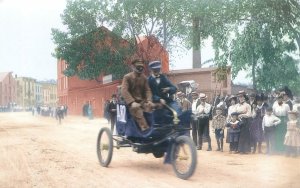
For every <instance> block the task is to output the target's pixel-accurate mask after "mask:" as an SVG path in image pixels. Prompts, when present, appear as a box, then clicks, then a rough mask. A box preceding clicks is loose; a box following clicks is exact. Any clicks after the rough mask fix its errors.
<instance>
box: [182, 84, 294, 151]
mask: <svg viewBox="0 0 300 188" xmlns="http://www.w3.org/2000/svg"><path fill="white" fill-rule="evenodd" d="M191 96H192V100H191V101H189V100H188V98H187V97H186V96H185V94H184V93H182V92H178V93H177V101H178V103H179V104H181V106H182V108H183V109H187V110H188V109H192V112H193V116H192V121H191V127H192V138H193V140H194V142H195V145H196V146H197V149H198V150H201V149H202V145H203V144H202V143H203V142H207V143H208V148H207V150H208V151H211V150H212V147H211V138H210V128H211V129H212V132H214V134H215V138H216V141H217V147H218V148H217V151H223V140H224V138H225V135H226V138H225V140H226V143H229V152H230V153H240V154H247V153H256V152H258V153H263V151H262V143H263V142H265V143H266V151H265V152H264V153H266V154H284V153H285V154H286V155H287V156H290V155H291V156H297V150H298V149H299V147H300V120H299V112H300V104H299V103H300V101H299V98H296V99H295V100H293V95H292V93H291V91H290V90H289V89H288V88H287V87H285V88H283V89H279V90H278V91H276V92H274V95H272V96H273V97H268V96H267V95H264V94H262V93H251V94H249V95H248V94H247V93H246V92H244V91H239V92H238V94H236V95H231V96H226V97H221V96H216V97H215V99H214V100H213V101H212V104H209V103H207V102H206V99H207V97H206V95H205V94H203V93H200V94H198V93H196V92H193V93H192V95H191ZM210 120H211V121H210ZM225 132H227V134H225Z"/></svg>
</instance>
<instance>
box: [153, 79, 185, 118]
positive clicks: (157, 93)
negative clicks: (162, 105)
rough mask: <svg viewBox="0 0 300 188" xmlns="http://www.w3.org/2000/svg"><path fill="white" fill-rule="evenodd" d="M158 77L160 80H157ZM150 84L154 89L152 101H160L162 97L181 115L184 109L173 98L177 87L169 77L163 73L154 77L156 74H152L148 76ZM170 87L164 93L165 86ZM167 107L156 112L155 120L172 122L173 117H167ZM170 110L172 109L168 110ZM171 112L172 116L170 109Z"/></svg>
mask: <svg viewBox="0 0 300 188" xmlns="http://www.w3.org/2000/svg"><path fill="white" fill-rule="evenodd" d="M157 79H158V80H159V82H157ZM148 84H149V87H150V89H151V91H152V101H153V102H154V103H159V102H160V99H163V100H165V101H166V104H167V105H168V106H170V107H171V108H172V109H174V110H175V111H176V112H177V115H178V116H179V115H181V113H182V111H181V109H180V107H179V105H178V103H177V102H176V101H174V100H173V95H174V94H175V93H176V91H177V88H176V87H175V86H174V85H173V84H172V83H171V82H170V81H169V79H168V78H167V77H166V76H165V75H163V74H160V75H159V76H158V77H154V75H151V76H149V77H148ZM167 87H168V88H169V90H168V91H167V92H166V93H164V92H163V88H167ZM165 110H166V109H158V110H156V112H155V122H157V123H158V121H159V122H160V123H171V122H172V119H168V118H166V115H167V113H168V112H165ZM168 111H170V110H168ZM170 114H171V116H172V112H171V111H170Z"/></svg>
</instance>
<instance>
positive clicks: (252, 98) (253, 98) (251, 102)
mask: <svg viewBox="0 0 300 188" xmlns="http://www.w3.org/2000/svg"><path fill="white" fill-rule="evenodd" d="M255 99H256V94H255V93H251V94H250V97H249V104H250V106H251V109H252V108H253V104H256V100H255Z"/></svg>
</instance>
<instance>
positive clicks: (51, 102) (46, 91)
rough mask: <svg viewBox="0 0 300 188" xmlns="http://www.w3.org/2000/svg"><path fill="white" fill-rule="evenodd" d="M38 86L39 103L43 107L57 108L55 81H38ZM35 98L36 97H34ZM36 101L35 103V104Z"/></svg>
mask: <svg viewBox="0 0 300 188" xmlns="http://www.w3.org/2000/svg"><path fill="white" fill-rule="evenodd" d="M38 84H39V85H40V87H41V93H40V94H41V97H42V98H41V102H42V104H43V105H45V106H50V107H55V106H57V100H58V98H57V83H56V81H55V82H53V81H51V80H50V81H40V82H38ZM36 96H37V95H36ZM37 102H38V101H36V103H37Z"/></svg>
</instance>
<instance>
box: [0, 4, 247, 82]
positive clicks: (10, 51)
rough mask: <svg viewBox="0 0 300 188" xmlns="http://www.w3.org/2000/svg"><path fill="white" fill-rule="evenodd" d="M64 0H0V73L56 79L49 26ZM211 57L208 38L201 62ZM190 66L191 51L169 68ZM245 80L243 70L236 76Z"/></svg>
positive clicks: (55, 25)
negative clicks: (10, 72)
mask: <svg viewBox="0 0 300 188" xmlns="http://www.w3.org/2000/svg"><path fill="white" fill-rule="evenodd" d="M65 6H66V1H65V0H0V28H1V30H0V33H1V34H0V72H9V71H12V72H13V74H17V75H18V76H26V77H32V78H35V79H37V80H48V79H56V77H57V73H56V72H57V68H56V61H57V60H56V58H54V57H53V56H52V55H51V53H52V52H53V51H54V48H55V45H54V44H53V41H52V40H51V38H52V36H51V28H64V27H63V25H62V23H61V19H60V14H62V13H63V10H64V9H65ZM212 57H213V49H212V47H211V45H210V40H208V41H206V42H205V43H204V46H203V49H202V62H204V61H206V60H208V59H211V58H212ZM189 68H192V52H191V50H190V51H183V52H181V53H179V55H178V56H177V57H176V58H175V59H173V61H172V66H170V69H189ZM235 80H239V83H249V81H248V80H247V79H245V72H241V73H240V74H239V75H238V77H237V79H235Z"/></svg>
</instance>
